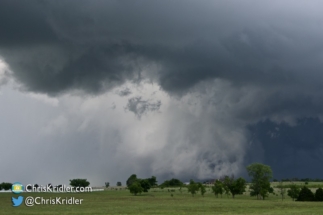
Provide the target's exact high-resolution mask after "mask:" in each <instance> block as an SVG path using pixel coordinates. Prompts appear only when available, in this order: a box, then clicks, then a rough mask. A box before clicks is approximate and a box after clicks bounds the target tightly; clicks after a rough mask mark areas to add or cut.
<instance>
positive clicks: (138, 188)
mask: <svg viewBox="0 0 323 215" xmlns="http://www.w3.org/2000/svg"><path fill="white" fill-rule="evenodd" d="M128 188H129V190H130V193H132V194H134V195H135V196H136V195H137V194H138V193H139V194H140V193H142V191H143V190H144V189H143V188H142V187H141V186H140V183H139V182H138V181H135V182H133V183H132V184H131V185H130V186H129V187H128Z"/></svg>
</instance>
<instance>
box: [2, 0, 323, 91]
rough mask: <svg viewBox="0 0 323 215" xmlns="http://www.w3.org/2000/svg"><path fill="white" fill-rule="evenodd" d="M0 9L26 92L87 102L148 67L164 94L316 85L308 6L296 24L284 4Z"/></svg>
mask: <svg viewBox="0 0 323 215" xmlns="http://www.w3.org/2000/svg"><path fill="white" fill-rule="evenodd" d="M0 6H1V10H2V12H3V13H0V14H1V20H2V21H1V22H0V23H1V27H2V29H5V31H2V33H1V35H0V38H1V40H0V41H1V46H0V54H1V55H2V56H3V57H4V58H5V60H6V62H8V63H9V65H10V66H11V68H12V69H13V71H14V76H15V77H16V79H17V80H19V81H21V82H22V83H23V84H24V85H25V88H26V89H28V90H31V91H39V92H45V93H51V94H55V93H60V92H64V91H67V90H73V89H82V90H85V91H88V92H90V93H96V92H100V91H102V90H107V89H111V88H113V87H115V86H117V85H120V84H122V83H124V81H126V80H133V79H139V80H140V79H141V78H142V77H141V73H140V72H141V70H142V67H143V66H144V65H148V64H158V65H160V66H161V68H162V69H161V70H160V71H158V73H157V74H155V75H154V76H155V80H156V81H157V82H158V83H159V84H160V85H161V86H162V88H163V89H164V90H166V91H168V92H172V93H185V92H186V91H187V89H189V88H190V87H192V86H194V85H195V84H196V83H198V82H199V81H201V80H206V79H210V78H223V79H227V80H230V81H233V82H235V83H237V84H253V85H254V84H257V85H266V84H267V85H268V84H269V85H272V84H275V85H297V86H298V85H300V84H301V85H304V86H308V85H310V86H312V87H316V88H318V87H319V86H320V81H319V80H318V79H317V78H321V77H322V75H321V73H320V68H321V67H322V64H323V63H322V62H323V61H322V60H321V56H322V47H323V42H322V40H321V39H320V38H321V36H323V35H322V32H320V31H318V30H317V28H319V27H320V26H321V24H320V23H321V22H322V20H323V19H322V16H321V15H320V14H318V13H315V12H316V11H313V15H311V16H309V14H307V13H306V12H309V11H307V10H308V9H309V8H308V7H304V9H303V10H304V14H303V15H301V16H300V17H298V16H296V15H297V14H295V12H293V11H292V9H289V8H288V2H285V3H282V4H279V3H277V2H273V3H272V4H268V2H264V3H263V4H259V3H258V4H256V3H255V2H254V1H245V3H241V2H231V3H226V4H225V3H223V2H219V1H203V2H195V1H176V2H173V1H163V2H158V1H153V2H152V1H136V2H123V1H122V2H120V1H118V2H117V1H109V2H103V1H91V2H88V1H78V2H75V1H66V2H65V1H64V2H63V1H59V2H50V1H29V2H28V4H27V2H25V3H24V4H18V2H17V1H1V5H0ZM251 6H252V7H253V8H254V9H251V8H250V7H251ZM265 6H267V7H265ZM297 6H298V5H296V6H294V7H295V9H296V11H297V10H300V9H299V8H298V7H297ZM305 6H306V5H305ZM280 7H281V10H282V11H283V12H281V13H277V12H276V9H277V8H280ZM71 8H73V10H71ZM13 14H14V15H13ZM272 14H275V15H276V16H275V17H273V16H272ZM302 18H303V20H302ZM4 20H5V21H4ZM304 20H305V21H304ZM314 21H315V22H314ZM307 22H308V23H309V25H306V24H307ZM22 53H23V54H22ZM149 72H150V73H153V71H149Z"/></svg>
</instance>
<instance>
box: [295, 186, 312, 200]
mask: <svg viewBox="0 0 323 215" xmlns="http://www.w3.org/2000/svg"><path fill="white" fill-rule="evenodd" d="M314 200H315V198H314V193H313V192H312V191H311V190H310V189H308V188H307V187H306V186H304V187H303V188H302V189H301V191H300V192H299V195H298V198H297V201H314Z"/></svg>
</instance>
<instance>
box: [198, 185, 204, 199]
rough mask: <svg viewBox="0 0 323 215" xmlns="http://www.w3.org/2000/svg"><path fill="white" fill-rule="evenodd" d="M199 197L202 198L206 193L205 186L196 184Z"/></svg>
mask: <svg viewBox="0 0 323 215" xmlns="http://www.w3.org/2000/svg"><path fill="white" fill-rule="evenodd" d="M198 186H199V189H200V192H201V195H202V196H203V197H204V194H205V193H206V189H205V186H204V185H203V184H202V183H198Z"/></svg>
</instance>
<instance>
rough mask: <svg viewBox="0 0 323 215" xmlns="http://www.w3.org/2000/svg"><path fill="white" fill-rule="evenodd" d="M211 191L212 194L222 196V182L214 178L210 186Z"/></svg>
mask: <svg viewBox="0 0 323 215" xmlns="http://www.w3.org/2000/svg"><path fill="white" fill-rule="evenodd" d="M212 192H213V193H214V195H216V197H218V196H219V194H220V195H221V197H222V193H223V184H222V182H221V181H220V180H216V181H215V182H214V185H213V187H212Z"/></svg>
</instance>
